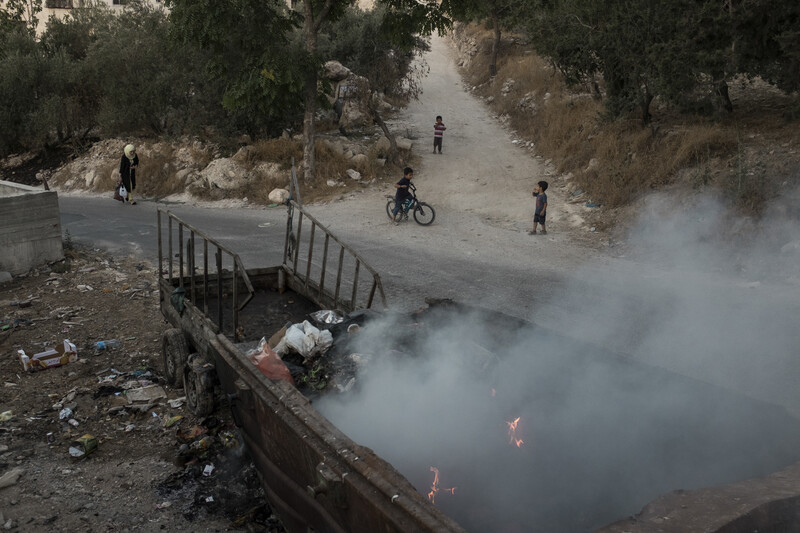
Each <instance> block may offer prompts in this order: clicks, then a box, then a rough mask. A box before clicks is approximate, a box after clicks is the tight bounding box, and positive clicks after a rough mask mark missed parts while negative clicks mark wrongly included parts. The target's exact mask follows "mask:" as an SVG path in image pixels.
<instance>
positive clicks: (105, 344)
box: [94, 339, 122, 350]
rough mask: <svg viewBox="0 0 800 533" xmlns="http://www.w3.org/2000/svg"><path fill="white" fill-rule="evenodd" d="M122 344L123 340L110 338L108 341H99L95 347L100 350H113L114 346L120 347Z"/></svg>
mask: <svg viewBox="0 0 800 533" xmlns="http://www.w3.org/2000/svg"><path fill="white" fill-rule="evenodd" d="M120 346H122V341H119V340H117V339H109V340H107V341H97V342H96V343H94V347H95V348H97V349H98V350H111V349H112V348H119V347H120Z"/></svg>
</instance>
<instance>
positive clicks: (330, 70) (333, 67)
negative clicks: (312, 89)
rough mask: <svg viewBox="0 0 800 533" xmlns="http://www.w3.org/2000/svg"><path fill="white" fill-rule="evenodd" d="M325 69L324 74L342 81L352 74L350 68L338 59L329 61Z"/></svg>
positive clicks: (334, 79)
mask: <svg viewBox="0 0 800 533" xmlns="http://www.w3.org/2000/svg"><path fill="white" fill-rule="evenodd" d="M324 69H325V73H324V76H325V77H326V78H328V79H329V80H333V81H342V80H343V79H345V78H347V77H348V76H349V75H350V74H351V72H350V69H349V68H347V67H345V66H344V65H342V64H341V63H339V62H338V61H328V62H327V63H325V67H324Z"/></svg>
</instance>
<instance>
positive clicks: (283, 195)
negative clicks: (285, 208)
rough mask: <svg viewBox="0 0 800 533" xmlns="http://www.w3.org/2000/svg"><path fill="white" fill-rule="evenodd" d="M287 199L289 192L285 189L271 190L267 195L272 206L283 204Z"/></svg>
mask: <svg viewBox="0 0 800 533" xmlns="http://www.w3.org/2000/svg"><path fill="white" fill-rule="evenodd" d="M288 199H289V191H287V190H286V189H273V190H272V191H271V192H270V193H269V201H270V202H272V203H273V204H283V203H286V200H288Z"/></svg>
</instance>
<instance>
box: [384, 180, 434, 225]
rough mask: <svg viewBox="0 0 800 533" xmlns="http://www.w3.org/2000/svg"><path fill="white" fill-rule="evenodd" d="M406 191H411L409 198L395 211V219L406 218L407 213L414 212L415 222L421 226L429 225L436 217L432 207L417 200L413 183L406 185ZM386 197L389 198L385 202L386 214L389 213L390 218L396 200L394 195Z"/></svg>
mask: <svg viewBox="0 0 800 533" xmlns="http://www.w3.org/2000/svg"><path fill="white" fill-rule="evenodd" d="M408 191H409V192H410V193H411V198H409V199H408V200H406V201H405V202H403V206H402V208H401V209H400V211H399V212H398V213H397V217H398V218H397V220H398V221H401V220H408V213H409V212H412V213H414V220H415V221H416V222H417V224H419V225H421V226H430V225H431V224H432V223H433V219H435V218H436V211H434V210H433V207H431V206H430V205H429V204H426V203H425V202H420V201H419V199H418V198H417V188H416V187H414V184H413V183H412V184H410V185H409V186H408ZM386 198H388V199H389V201H388V202H386V214H387V215H389V218H390V219H391V218H392V213H393V212H394V206H395V203H396V200H395V198H394V196H389V195H388V194H387V195H386Z"/></svg>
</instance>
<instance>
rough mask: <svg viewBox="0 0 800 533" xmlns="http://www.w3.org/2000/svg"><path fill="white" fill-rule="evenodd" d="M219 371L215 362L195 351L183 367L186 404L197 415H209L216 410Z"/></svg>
mask: <svg viewBox="0 0 800 533" xmlns="http://www.w3.org/2000/svg"><path fill="white" fill-rule="evenodd" d="M216 380H217V372H216V369H215V368H214V364H213V363H211V362H210V361H209V360H207V359H206V358H204V357H203V356H202V355H200V354H199V353H193V354H191V355H190V356H189V360H188V361H187V363H186V365H185V366H184V367H183V386H184V389H185V392H186V405H187V406H188V407H189V411H191V413H192V414H193V415H195V416H207V415H210V414H211V413H212V412H213V411H214V391H215V388H216V387H215V385H216Z"/></svg>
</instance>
